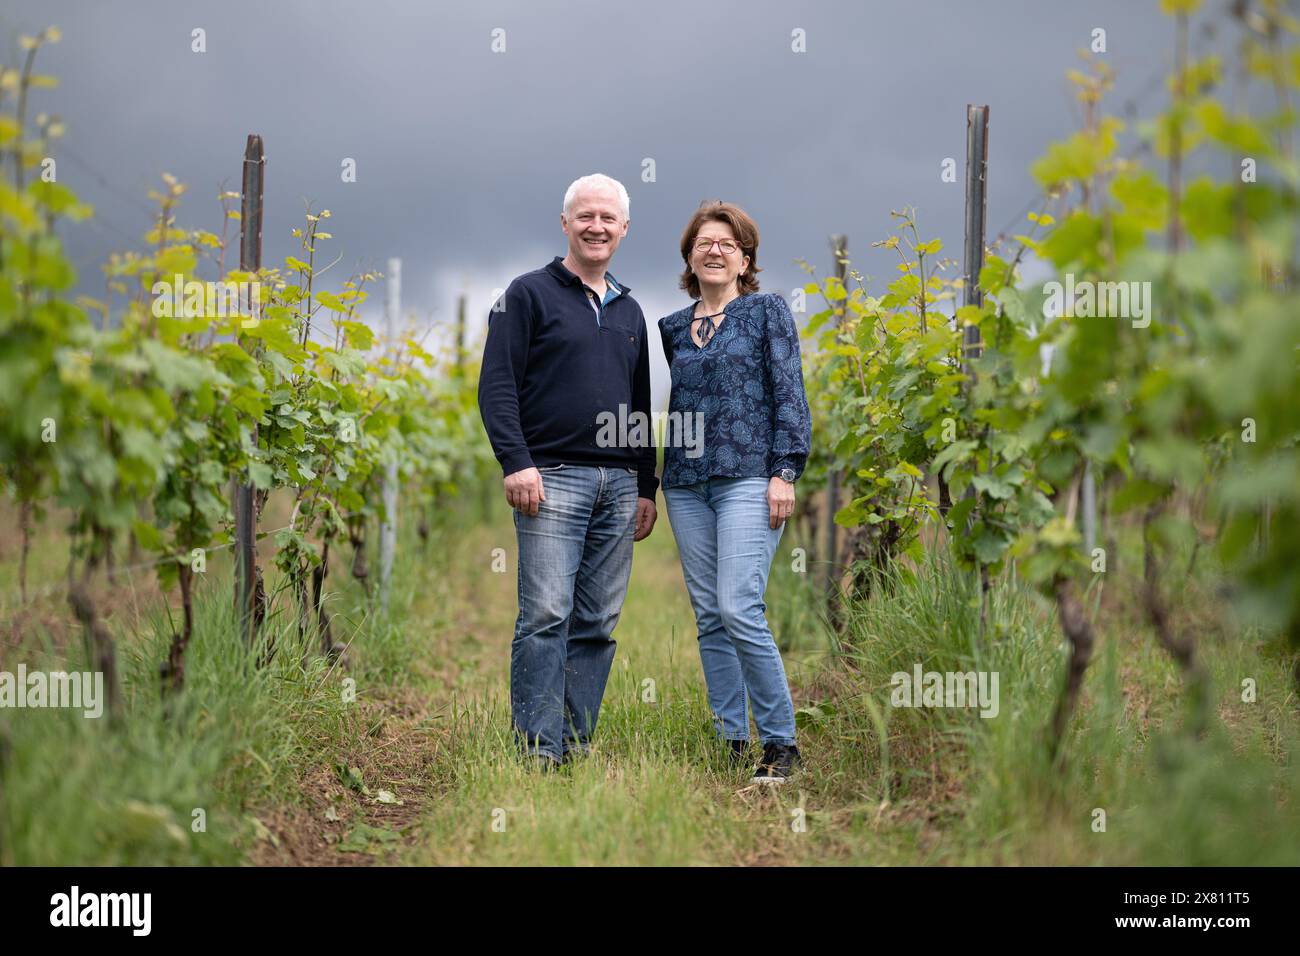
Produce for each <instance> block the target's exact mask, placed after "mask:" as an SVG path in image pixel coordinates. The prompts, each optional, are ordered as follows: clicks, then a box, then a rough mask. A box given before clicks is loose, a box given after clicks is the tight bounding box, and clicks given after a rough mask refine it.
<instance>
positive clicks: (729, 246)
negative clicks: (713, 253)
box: [695, 236, 740, 256]
mask: <svg viewBox="0 0 1300 956" xmlns="http://www.w3.org/2000/svg"><path fill="white" fill-rule="evenodd" d="M714 243H717V246H718V251H719V252H721V253H722V254H723V255H724V256H729V255H731V254H732V253H733V252H735V251H736V250H737V249H739V248H740V246H738V245H737V244H736V241H735V240H734V239H705V238H704V237H703V236H701V237H700V238H699V239H696V240H695V251H696V252H704V253H707V252H709V251H710V250H712V249H713V245H714Z"/></svg>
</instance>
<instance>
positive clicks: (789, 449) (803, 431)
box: [763, 293, 812, 478]
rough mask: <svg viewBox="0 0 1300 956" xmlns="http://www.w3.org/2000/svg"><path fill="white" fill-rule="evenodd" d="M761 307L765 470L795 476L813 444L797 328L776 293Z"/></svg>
mask: <svg viewBox="0 0 1300 956" xmlns="http://www.w3.org/2000/svg"><path fill="white" fill-rule="evenodd" d="M764 308H765V311H766V315H767V334H766V335H765V336H764V337H763V352H764V358H765V359H766V363H765V364H766V366H767V376H768V385H769V388H770V390H771V391H770V394H771V396H772V453H771V457H770V459H769V461H768V470H767V473H768V475H769V476H775V475H778V474H780V473H781V471H782V469H785V468H789V469H791V470H793V471H794V473H795V477H796V478H798V477H799V476H800V475H802V474H803V469H804V464H805V463H806V462H807V461H808V451H809V449H810V448H811V446H812V414H811V413H810V412H809V410H808V396H807V394H806V393H805V392H804V387H803V362H802V360H801V358H800V355H799V327H798V326H797V325H796V324H795V321H794V315H793V314H791V312H790V306H788V305H787V304H786V301H785V299H783V298H782V297H781V296H780V295H779V294H778V293H771V294H769V295H768V296H767V302H766V304H765V306H764Z"/></svg>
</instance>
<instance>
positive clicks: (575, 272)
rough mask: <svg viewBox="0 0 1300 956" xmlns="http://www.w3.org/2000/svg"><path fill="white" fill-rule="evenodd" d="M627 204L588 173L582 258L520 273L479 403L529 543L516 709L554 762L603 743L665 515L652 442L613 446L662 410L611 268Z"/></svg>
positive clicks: (497, 326)
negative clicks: (638, 545) (626, 624)
mask: <svg viewBox="0 0 1300 956" xmlns="http://www.w3.org/2000/svg"><path fill="white" fill-rule="evenodd" d="M628 206H629V203H628V195H627V190H626V189H624V188H623V185H622V184H621V183H619V182H617V181H616V180H613V179H610V178H609V177H608V176H602V175H599V174H596V175H592V176H584V177H582V178H581V179H578V180H576V181H575V182H574V183H573V184H572V185H571V186H570V187H569V189H568V191H567V192H566V193H565V196H564V211H563V213H562V214H561V216H560V226H561V227H562V228H563V230H564V233H565V235H566V236H567V237H568V241H569V249H568V254H567V255H566V256H564V258H560V257H559V256H556V257H555V259H554V260H553V261H552V262H551V263H550V264H549V265H547V266H546V267H544V268H542V269H537V270H535V271H533V272H529V273H527V274H526V275H522V276H519V277H518V278H517V279H515V280H514V281H513V282H511V283H510V286H509V288H507V289H506V292H505V295H504V296H503V297H502V298H501V299H500V300H498V301H497V303H496V304H495V305H494V306H493V307H492V312H491V314H490V315H489V317H488V334H487V344H486V345H485V346H484V349H483V367H482V371H481V373H480V376H479V389H478V400H479V412H480V413H481V414H482V416H483V425H484V428H485V429H486V430H487V434H488V438H489V439H490V440H491V442H492V448H493V450H494V451H495V452H496V457H497V460H498V461H500V462H501V470H502V472H503V474H504V476H505V493H506V500H507V501H508V502H510V506H511V507H512V508H513V509H514V521H515V532H516V537H517V540H518V543H519V617H518V619H517V620H516V622H515V634H514V642H513V644H512V645H511V653H510V706H511V713H512V717H513V721H514V726H515V733H516V736H517V737H518V739H519V742H520V744H521V746H522V748H523V750H524V752H525V753H526V754H527V755H529V756H530V757H531V759H533V760H534V761H535V762H536V763H537V764H538V765H539V766H540V767H542V768H544V769H553V768H554V767H555V766H557V765H558V764H559V763H561V762H563V761H564V760H566V759H568V757H569V755H570V754H572V753H575V752H578V753H582V752H586V751H587V749H588V745H589V742H590V740H591V736H592V733H593V732H594V731H595V729H596V718H597V715H598V714H599V712H600V702H601V698H602V697H603V696H604V694H605V682H606V680H607V679H608V677H609V669H610V665H611V664H612V663H613V661H614V648H615V642H614V640H613V638H612V636H611V635H612V633H613V630H614V625H615V624H616V623H617V622H618V617H619V612H620V610H621V609H622V607H623V598H624V596H625V594H626V593H627V583H628V578H629V577H630V576H631V573H632V542H633V541H640V540H641V539H643V538H645V537H646V536H647V535H649V534H650V532H651V530H652V529H653V528H654V523H655V503H654V499H655V490H656V489H657V488H658V485H659V482H658V479H657V478H655V454H654V446H653V443H652V442H651V441H648V440H644V441H640V440H638V441H635V442H633V441H628V440H626V438H623V439H622V440H615V441H612V442H611V441H610V440H609V429H608V427H606V428H604V429H602V427H601V423H602V422H608V421H609V420H611V416H612V420H616V421H624V422H625V421H627V420H628V419H629V418H630V417H631V416H632V414H633V413H635V412H641V413H642V414H643V415H644V416H645V419H643V420H648V419H649V416H650V353H649V348H648V345H647V340H646V329H645V317H644V316H643V315H642V313H641V307H640V306H639V305H637V303H636V301H635V300H634V299H633V298H632V297H631V296H630V295H628V288H627V286H625V285H622V284H621V283H619V282H617V281H616V280H615V279H614V277H613V276H612V275H611V274H610V273H609V272H608V271H607V270H608V267H609V264H610V260H612V259H613V257H614V252H615V251H616V250H617V249H618V245H619V243H620V242H621V241H622V239H623V237H624V236H626V235H627V228H628V222H629V209H628ZM620 406H622V408H621V409H620ZM620 411H621V412H622V414H621V415H620ZM634 437H636V436H634Z"/></svg>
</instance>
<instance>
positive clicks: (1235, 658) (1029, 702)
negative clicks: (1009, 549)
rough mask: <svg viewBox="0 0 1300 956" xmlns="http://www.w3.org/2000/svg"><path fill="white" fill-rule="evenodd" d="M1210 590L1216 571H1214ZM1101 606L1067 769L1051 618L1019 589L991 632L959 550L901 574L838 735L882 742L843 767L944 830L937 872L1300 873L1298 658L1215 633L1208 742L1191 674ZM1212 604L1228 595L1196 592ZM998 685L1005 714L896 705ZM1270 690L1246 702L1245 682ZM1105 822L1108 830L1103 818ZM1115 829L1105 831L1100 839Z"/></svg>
mask: <svg viewBox="0 0 1300 956" xmlns="http://www.w3.org/2000/svg"><path fill="white" fill-rule="evenodd" d="M1207 576H1208V575H1207ZM1101 586H1102V585H1101V581H1100V580H1098V581H1097V582H1094V586H1093V588H1092V590H1091V591H1090V594H1089V597H1090V598H1091V600H1090V602H1089V603H1090V607H1091V610H1092V613H1093V616H1094V621H1095V623H1096V626H1097V628H1098V631H1099V634H1100V646H1099V649H1098V653H1097V657H1096V659H1095V660H1094V662H1093V666H1092V668H1091V670H1090V672H1089V674H1088V678H1087V681H1086V684H1085V688H1084V694H1083V699H1082V702H1081V707H1080V709H1079V711H1078V712H1077V713H1076V715H1075V719H1074V721H1073V724H1072V727H1071V731H1070V734H1069V740H1068V742H1067V745H1066V748H1065V758H1064V761H1063V763H1062V764H1060V765H1053V764H1051V763H1050V762H1049V760H1048V756H1047V753H1048V751H1047V747H1046V737H1045V731H1046V728H1047V726H1048V723H1049V720H1050V716H1051V711H1052V707H1053V705H1054V703H1055V700H1056V696H1057V694H1058V691H1059V688H1060V685H1061V680H1062V675H1063V672H1064V664H1065V647H1064V644H1063V642H1062V638H1061V636H1060V633H1059V631H1058V630H1057V627H1056V623H1055V619H1054V614H1053V611H1052V608H1051V607H1050V606H1049V605H1048V604H1047V603H1046V602H1044V601H1043V600H1041V599H1040V598H1039V597H1038V596H1037V595H1036V594H1034V593H1032V592H1030V591H1028V590H1027V589H1025V588H1024V587H1021V586H1019V585H1018V584H1017V583H1016V582H1015V581H1014V579H1013V578H1011V577H1008V579H1006V580H1003V581H1001V582H998V583H997V584H996V586H995V587H994V589H993V591H992V592H991V595H990V597H991V603H990V607H989V611H988V618H987V622H988V623H987V626H986V631H985V633H984V634H983V636H981V635H980V625H979V593H978V586H977V584H976V582H975V580H974V578H973V576H972V575H970V574H967V573H964V572H961V571H959V570H957V569H956V568H954V567H953V566H952V564H951V562H950V561H949V560H948V559H947V558H946V556H945V555H943V554H942V552H938V553H930V554H929V555H928V557H927V558H926V560H925V561H924V562H923V563H922V564H921V565H920V566H919V567H918V568H915V569H911V568H906V567H896V568H895V569H894V570H893V571H892V572H891V573H889V574H888V575H886V576H884V577H883V578H882V579H881V580H879V581H878V582H877V587H876V588H875V594H874V596H873V597H872V598H871V599H870V600H868V601H865V602H860V603H856V604H854V605H853V606H852V611H851V617H850V635H849V638H848V640H847V642H846V644H845V646H844V647H843V649H842V653H843V657H844V663H845V669H844V671H843V677H842V678H841V680H840V682H839V683H838V685H837V692H836V694H835V695H834V703H835V706H833V707H832V708H831V712H832V716H830V717H828V718H827V719H826V720H825V721H824V726H822V727H820V728H819V730H820V731H821V732H822V733H823V735H824V737H826V738H829V737H832V736H840V737H845V738H854V739H860V740H863V741H864V742H866V741H870V742H871V743H872V744H873V745H868V746H864V747H863V749H862V751H861V753H860V763H859V762H858V760H855V759H854V758H853V756H852V755H850V754H847V753H846V754H844V755H843V756H842V758H841V763H842V765H843V769H844V770H845V771H846V778H851V777H852V776H853V775H854V774H855V773H856V774H860V775H861V779H863V780H866V781H874V782H875V783H874V787H873V788H872V789H871V792H870V796H871V798H872V799H880V800H882V801H885V800H887V801H888V802H889V806H890V812H892V813H894V814H896V815H897V817H898V818H901V819H907V818H909V817H915V816H925V817H928V819H929V820H930V822H931V823H932V824H934V825H936V826H937V827H938V829H939V832H940V837H939V841H938V845H937V846H936V847H933V848H932V851H933V857H932V859H934V860H935V861H942V862H954V863H972V862H980V863H1008V862H1012V863H1073V864H1080V863H1097V862H1111V863H1121V864H1132V863H1141V864H1145V865H1181V864H1203V865H1224V864H1251V863H1255V864H1259V863H1266V864H1285V865H1294V864H1296V863H1298V862H1300V807H1297V806H1296V804H1295V802H1294V801H1292V800H1290V799H1289V794H1290V793H1292V792H1294V790H1295V786H1296V784H1297V783H1300V776H1298V775H1297V773H1296V769H1295V766H1294V763H1293V761H1292V759H1291V754H1292V753H1293V752H1294V750H1295V747H1296V743H1297V741H1300V719H1298V717H1297V708H1296V702H1295V699H1294V696H1293V695H1292V694H1291V693H1290V691H1289V687H1288V682H1287V674H1288V672H1289V662H1288V661H1287V660H1286V659H1285V658H1284V657H1282V656H1270V655H1269V654H1268V653H1267V652H1266V648H1265V647H1264V646H1263V645H1261V644H1260V643H1259V642H1258V640H1256V639H1253V638H1251V637H1250V636H1241V635H1239V634H1235V633H1229V632H1215V631H1210V632H1208V633H1205V634H1202V635H1201V639H1200V640H1199V641H1198V647H1199V652H1200V653H1201V654H1202V655H1203V659H1204V661H1205V662H1206V663H1207V665H1208V669H1209V670H1210V672H1211V674H1212V677H1213V680H1214V681H1215V686H1216V687H1217V688H1218V689H1219V690H1218V693H1217V694H1216V697H1215V699H1216V700H1217V701H1218V706H1219V714H1220V719H1219V720H1218V721H1216V722H1215V723H1214V726H1213V728H1212V730H1211V731H1210V732H1209V733H1208V734H1207V735H1205V736H1204V737H1203V738H1201V739H1196V738H1194V737H1192V736H1190V735H1189V734H1188V733H1187V732H1186V730H1185V729H1184V727H1183V724H1182V720H1181V709H1182V706H1183V697H1184V691H1183V687H1182V682H1181V678H1180V676H1179V674H1178V672H1177V670H1176V668H1175V667H1174V666H1173V664H1172V663H1171V662H1170V661H1169V660H1168V659H1167V657H1166V656H1165V655H1164V654H1163V652H1161V651H1160V650H1159V649H1158V648H1156V647H1155V645H1154V640H1153V638H1152V637H1151V636H1150V635H1149V634H1148V633H1147V632H1146V630H1145V628H1144V627H1143V626H1141V624H1135V623H1134V622H1135V621H1140V620H1141V615H1140V611H1139V609H1138V608H1136V607H1134V606H1133V604H1132V600H1131V596H1130V595H1121V596H1119V597H1118V599H1117V600H1116V601H1114V602H1113V603H1112V604H1111V605H1110V606H1107V607H1103V606H1102V602H1101V600H1100V598H1101V593H1100V588H1101ZM1185 588H1186V590H1185V592H1184V598H1185V599H1189V598H1190V599H1192V600H1197V601H1201V600H1212V597H1211V595H1213V594H1214V592H1215V588H1214V585H1213V582H1212V581H1208V582H1207V581H1202V582H1200V583H1195V584H1194V583H1191V582H1188V583H1186V584H1185ZM916 663H920V664H921V666H922V669H923V670H924V671H939V672H947V671H954V672H965V671H980V670H984V671H997V672H998V673H999V676H1000V691H1001V693H1000V697H1001V700H1000V705H1001V706H1000V712H999V714H998V715H997V717H995V718H981V717H980V716H979V715H978V713H977V711H976V710H974V709H959V708H911V707H893V706H891V705H890V690H891V676H892V675H893V674H894V673H895V672H905V673H911V672H912V669H913V665H914V664H916ZM1250 675H1254V676H1255V678H1256V679H1257V682H1258V683H1259V685H1260V686H1261V688H1263V687H1267V688H1268V690H1267V691H1263V690H1262V691H1261V694H1260V702H1259V703H1256V704H1245V703H1242V702H1241V700H1240V693H1239V689H1240V688H1239V685H1240V679H1241V677H1243V676H1250ZM1102 812H1104V818H1103V816H1102ZM1103 823H1104V827H1105V828H1104V830H1103V829H1101V826H1102V824H1103Z"/></svg>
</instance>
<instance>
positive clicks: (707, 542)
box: [664, 478, 795, 744]
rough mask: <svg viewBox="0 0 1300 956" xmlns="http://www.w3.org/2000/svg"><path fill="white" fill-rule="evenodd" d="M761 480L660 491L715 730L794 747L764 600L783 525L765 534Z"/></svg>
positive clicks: (790, 706)
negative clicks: (754, 730) (752, 729)
mask: <svg viewBox="0 0 1300 956" xmlns="http://www.w3.org/2000/svg"><path fill="white" fill-rule="evenodd" d="M767 484H768V479H766V478H710V479H709V480H708V481H703V482H699V483H698V484H694V485H686V486H684V487H680V488H665V489H664V501H665V503H666V504H667V508H668V520H669V522H670V523H671V524H672V528H673V535H674V536H675V537H676V538H677V550H678V552H679V553H680V555H681V559H682V574H683V576H684V577H685V578H686V590H687V591H688V592H689V593H690V596H691V604H692V606H693V607H694V608H695V623H696V626H697V627H698V629H699V638H700V662H701V663H702V664H703V665H704V681H705V683H706V684H707V685H708V688H709V707H710V709H711V710H712V711H713V716H714V726H715V727H716V728H717V731H718V733H719V735H721V736H722V737H724V738H725V739H727V740H747V739H748V738H749V718H748V714H747V710H748V709H750V708H752V709H753V712H754V724H755V726H757V727H758V736H759V739H760V740H761V741H762V742H763V743H765V744H768V743H778V744H793V743H794V742H795V738H794V705H793V704H792V703H791V701H790V687H789V684H788V683H787V682H786V679H785V668H784V667H783V666H782V664H781V654H780V652H778V651H777V649H776V640H775V639H774V638H773V637H772V631H771V630H770V629H769V628H768V626H767V618H766V617H765V616H764V612H765V611H766V610H767V605H766V604H764V603H763V593H764V592H765V591H766V590H767V574H768V571H769V570H770V569H771V567H772V558H773V557H774V556H775V555H776V546H777V544H778V543H779V542H780V540H781V533H782V532H783V531H784V530H785V525H784V524H782V526H781V527H779V528H777V529H776V530H775V531H773V530H772V529H771V528H769V527H768V522H769V508H768V504H767Z"/></svg>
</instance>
